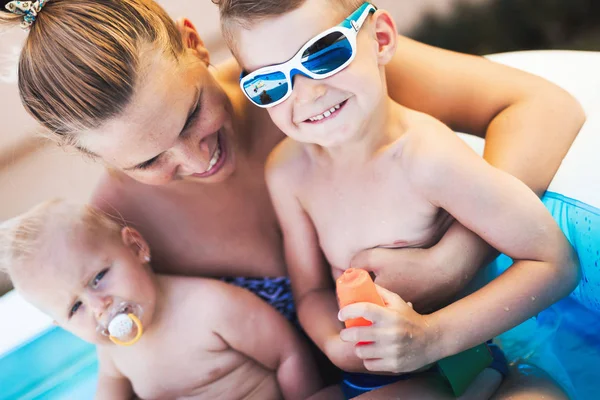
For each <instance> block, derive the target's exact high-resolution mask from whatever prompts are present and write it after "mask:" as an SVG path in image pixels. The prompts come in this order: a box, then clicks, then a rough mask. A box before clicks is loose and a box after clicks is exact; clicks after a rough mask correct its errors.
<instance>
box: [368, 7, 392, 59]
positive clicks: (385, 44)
mask: <svg viewBox="0 0 600 400" xmlns="http://www.w3.org/2000/svg"><path fill="white" fill-rule="evenodd" d="M372 24H373V29H374V30H375V39H376V40H377V45H378V48H377V59H378V62H379V64H380V65H386V64H387V63H389V62H390V60H391V59H392V57H393V56H394V53H395V52H396V45H397V37H398V32H397V31H396V23H395V22H394V19H393V18H392V16H391V15H390V13H389V12H387V11H385V10H377V11H376V12H375V14H373V18H372Z"/></svg>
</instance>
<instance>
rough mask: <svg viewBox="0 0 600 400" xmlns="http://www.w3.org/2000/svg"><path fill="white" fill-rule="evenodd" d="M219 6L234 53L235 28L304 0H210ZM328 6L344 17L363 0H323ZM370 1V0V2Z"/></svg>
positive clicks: (284, 12) (283, 10)
mask: <svg viewBox="0 0 600 400" xmlns="http://www.w3.org/2000/svg"><path fill="white" fill-rule="evenodd" d="M212 1H213V3H215V4H217V5H218V6H219V12H220V15H221V29H222V31H223V37H224V38H225V41H226V42H227V44H228V45H229V47H230V48H231V49H232V50H233V51H234V53H235V40H234V34H235V29H236V28H239V27H242V28H245V29H249V28H250V27H251V26H252V24H254V23H256V22H260V21H262V20H264V19H265V18H270V17H276V16H278V15H283V14H286V13H289V12H291V11H294V10H296V9H298V8H299V7H301V6H302V5H303V4H304V3H305V2H306V0H212ZM323 1H324V2H326V3H327V5H328V6H329V7H333V9H335V10H339V12H340V14H341V15H343V16H344V17H345V16H346V15H345V14H350V13H352V12H353V11H354V10H356V9H357V8H358V7H360V6H361V5H362V4H363V3H364V2H365V1H364V0H323ZM370 3H372V2H370Z"/></svg>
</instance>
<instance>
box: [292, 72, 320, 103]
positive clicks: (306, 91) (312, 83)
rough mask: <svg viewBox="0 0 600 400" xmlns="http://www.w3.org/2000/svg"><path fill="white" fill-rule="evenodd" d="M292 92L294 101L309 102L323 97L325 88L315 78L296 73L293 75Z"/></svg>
mask: <svg viewBox="0 0 600 400" xmlns="http://www.w3.org/2000/svg"><path fill="white" fill-rule="evenodd" d="M293 93H294V94H295V101H296V103H298V104H307V103H309V104H310V103H313V102H315V101H316V100H318V99H320V98H321V97H323V96H324V95H325V93H327V89H326V87H325V85H324V84H323V83H322V82H320V81H318V80H316V79H310V78H307V77H306V76H302V75H296V76H295V77H294V91H293Z"/></svg>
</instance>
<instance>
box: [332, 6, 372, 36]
mask: <svg viewBox="0 0 600 400" xmlns="http://www.w3.org/2000/svg"><path fill="white" fill-rule="evenodd" d="M376 10H377V8H376V7H375V6H374V5H373V4H371V3H364V4H363V5H362V6H361V7H360V8H359V9H358V10H356V11H355V12H353V13H352V15H350V16H349V17H348V18H346V19H345V20H344V22H343V23H342V24H341V25H343V26H345V27H346V28H351V29H354V30H355V31H356V32H358V31H359V30H360V28H361V27H362V25H363V24H364V23H365V20H366V19H367V17H368V16H369V14H370V13H374V12H375V11H376Z"/></svg>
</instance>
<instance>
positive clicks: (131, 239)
mask: <svg viewBox="0 0 600 400" xmlns="http://www.w3.org/2000/svg"><path fill="white" fill-rule="evenodd" d="M121 239H122V240H123V243H124V244H125V246H127V247H129V248H130V249H131V251H133V253H134V254H135V256H136V257H137V258H138V260H139V261H140V262H141V263H142V264H146V263H147V262H149V261H150V247H149V246H148V243H147V242H146V241H145V240H144V238H143V237H142V235H141V234H140V233H139V232H138V231H136V230H135V229H133V228H131V227H129V226H126V227H124V228H123V229H121Z"/></svg>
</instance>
